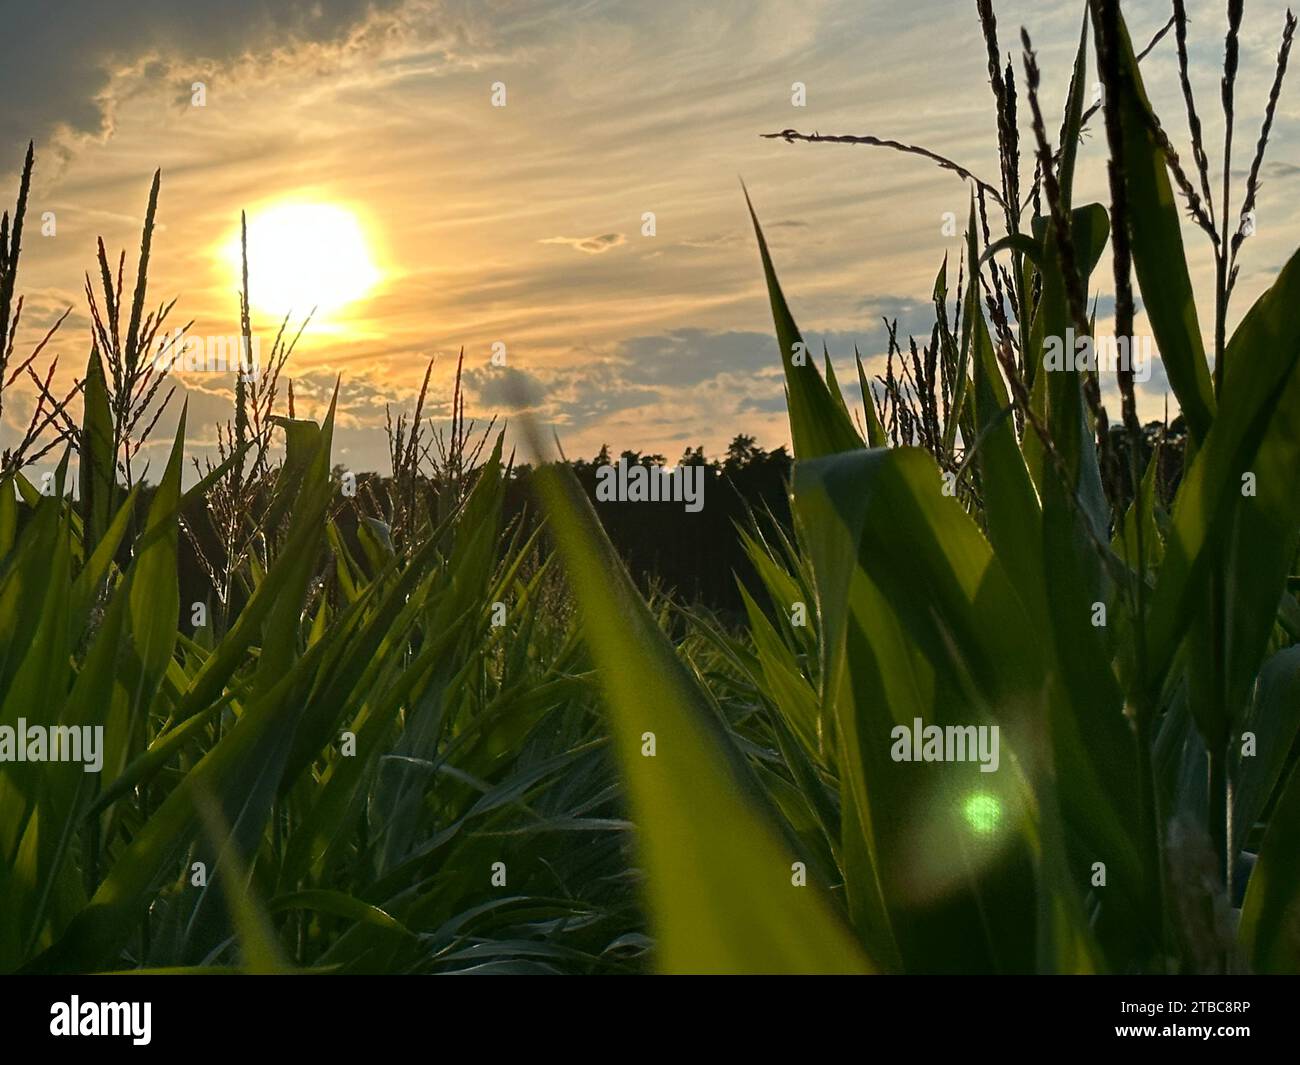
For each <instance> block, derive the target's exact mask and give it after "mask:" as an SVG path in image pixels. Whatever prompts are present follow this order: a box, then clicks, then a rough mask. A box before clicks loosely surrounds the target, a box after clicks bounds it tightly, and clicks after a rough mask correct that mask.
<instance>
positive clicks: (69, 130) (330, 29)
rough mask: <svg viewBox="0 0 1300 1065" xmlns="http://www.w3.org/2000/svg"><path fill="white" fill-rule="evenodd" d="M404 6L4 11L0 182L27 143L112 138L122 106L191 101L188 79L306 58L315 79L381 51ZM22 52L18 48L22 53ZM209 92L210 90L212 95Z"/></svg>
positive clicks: (323, 3) (161, 2) (350, 3)
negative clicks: (145, 95) (339, 58)
mask: <svg viewBox="0 0 1300 1065" xmlns="http://www.w3.org/2000/svg"><path fill="white" fill-rule="evenodd" d="M409 6H410V4H409V0H281V2H279V3H276V4H267V3H265V2H264V0H223V2H222V3H220V4H177V3H174V2H172V0H132V2H131V3H128V4H122V3H116V4H109V3H104V2H103V0H62V2H61V3H60V4H59V5H58V11H57V14H56V13H55V12H54V11H52V10H51V9H50V6H48V5H44V4H17V5H12V4H11V5H7V8H8V9H7V10H6V13H5V19H6V25H5V37H6V39H7V40H8V41H9V42H12V45H13V46H12V47H9V48H6V49H5V53H6V54H5V56H4V62H3V63H0V98H3V99H5V100H10V101H14V100H21V101H22V106H21V107H6V108H4V109H3V110H2V111H0V153H3V154H0V172H4V171H7V170H11V169H14V168H16V167H17V166H18V164H19V162H20V159H21V150H22V148H23V147H24V146H25V145H26V143H27V141H28V140H29V139H35V140H37V141H38V142H43V141H45V140H46V139H47V138H50V137H52V136H53V137H54V139H55V140H57V141H60V142H61V144H62V147H63V149H64V151H65V152H66V151H67V149H68V146H69V143H75V142H76V141H77V140H79V139H84V138H88V137H89V138H95V139H99V140H104V139H106V138H107V137H109V136H110V135H111V134H112V132H113V130H114V125H115V116H116V112H117V109H118V106H119V104H121V103H122V102H124V101H125V100H127V99H129V98H130V97H132V96H135V95H138V94H140V93H142V92H145V91H149V90H150V89H152V88H156V87H158V86H162V87H164V88H165V89H166V90H167V92H166V95H167V97H168V98H169V99H172V100H176V99H179V98H182V97H183V99H184V100H185V101H186V102H188V101H189V95H190V84H191V82H192V80H203V79H205V78H209V77H213V76H214V75H215V76H219V75H218V74H217V72H219V71H223V70H231V71H232V76H233V71H234V70H235V69H236V68H237V69H238V76H239V77H245V76H249V75H252V74H254V73H255V72H258V71H261V70H263V69H264V68H265V66H266V63H267V60H268V59H269V60H274V61H276V62H294V61H296V60H297V59H300V58H301V57H302V56H303V55H304V53H309V54H310V66H311V68H312V69H313V70H315V71H317V72H319V71H321V70H323V69H325V68H326V67H327V66H328V63H327V62H326V60H327V59H328V58H329V54H328V53H330V52H331V51H332V52H333V53H335V54H336V55H337V54H341V53H342V52H343V51H345V50H348V49H353V50H357V49H364V48H368V47H372V46H376V45H378V44H380V43H381V42H382V40H383V38H384V37H385V36H387V35H388V34H389V33H390V32H391V29H392V27H393V25H394V23H395V21H396V20H397V19H398V17H399V15H401V14H402V13H403V9H405V8H407V7H409ZM19 42H21V45H20V44H19ZM209 88H211V86H209Z"/></svg>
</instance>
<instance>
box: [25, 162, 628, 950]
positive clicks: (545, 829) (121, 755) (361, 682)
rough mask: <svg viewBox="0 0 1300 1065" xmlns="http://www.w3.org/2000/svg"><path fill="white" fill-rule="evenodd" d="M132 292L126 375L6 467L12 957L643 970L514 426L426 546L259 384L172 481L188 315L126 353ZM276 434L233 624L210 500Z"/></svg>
mask: <svg viewBox="0 0 1300 1065" xmlns="http://www.w3.org/2000/svg"><path fill="white" fill-rule="evenodd" d="M29 171H30V166H29ZM26 180H27V178H26V176H25V177H24V189H25V188H26ZM157 191H158V181H157V178H155V183H154V191H153V193H152V194H151V197H150V206H149V211H148V216H147V222H146V229H145V234H146V236H145V242H144V244H145V251H144V252H143V253H142V256H141V262H140V274H139V279H138V281H137V288H136V292H137V299H136V301H135V303H134V304H133V307H135V308H137V309H138V308H139V307H141V306H142V305H143V293H144V291H145V284H146V280H145V275H146V271H147V249H148V244H149V233H150V230H151V228H152V221H153V218H154V212H155V210H156V207H157ZM20 203H21V200H20ZM18 217H19V218H21V209H20V211H19V215H18ZM17 233H18V227H17V226H15V230H14V236H13V237H12V238H10V237H8V236H6V241H5V244H6V249H7V254H6V258H5V267H6V273H5V275H4V277H5V286H4V287H5V290H6V292H7V291H10V289H11V282H12V276H11V272H9V271H10V267H11V266H12V265H13V264H14V263H15V262H16V257H17V249H18V236H17ZM6 234H8V229H7V227H6ZM101 248H102V246H101ZM105 262H106V259H105V257H104V256H103V254H102V251H101V255H100V264H101V266H103V265H104V264H105ZM119 277H120V271H119ZM120 292H121V283H120V281H119V282H116V283H113V282H110V281H108V280H107V275H106V279H105V293H106V296H107V298H108V304H107V308H106V316H105V321H104V322H103V323H102V328H101V323H100V322H99V321H96V324H95V326H94V328H95V334H96V337H97V347H98V348H99V349H100V351H103V352H104V354H105V357H106V358H107V360H108V362H109V365H110V367H111V368H112V372H111V374H110V375H104V374H103V373H102V367H101V372H100V375H99V376H98V377H96V376H95V367H96V366H97V365H100V363H99V358H98V355H92V360H91V371H90V373H89V374H88V375H87V381H88V386H87V388H86V398H85V403H84V413H83V416H82V421H81V423H80V425H78V426H75V429H76V432H75V433H73V432H69V433H68V434H67V436H68V443H69V446H68V447H67V448H65V450H64V451H63V453H62V456H61V458H60V459H59V461H58V464H57V467H56V468H55V469H53V470H52V471H48V472H49V473H50V476H49V478H43V481H45V480H48V483H49V485H50V488H49V490H48V491H42V490H41V489H40V488H38V487H37V486H36V485H35V484H33V483H32V481H31V480H29V478H28V476H27V474H26V473H25V472H24V468H25V469H27V471H28V472H30V470H31V467H30V464H24V463H22V462H21V461H20V459H21V457H22V456H21V455H14V456H11V459H10V461H9V463H7V464H6V466H5V468H4V471H3V476H0V743H5V744H8V748H7V749H6V751H5V757H4V758H3V759H0V897H3V898H4V899H5V904H6V918H5V920H4V921H3V922H0V971H5V972H11V971H23V972H31V973H54V972H100V971H120V970H155V971H166V972H188V971H214V970H223V969H224V970H236V969H237V970H241V971H284V970H291V969H311V970H314V971H321V972H339V971H346V972H462V971H477V972H484V971H488V972H490V971H510V972H554V971H576V972H618V971H626V970H634V969H637V968H639V967H640V964H641V962H640V961H639V959H640V958H641V957H642V956H643V955H644V953H645V950H646V945H647V944H646V940H645V936H644V934H643V931H642V922H641V919H640V916H639V912H638V910H637V908H636V906H635V902H634V897H633V895H632V891H631V884H632V877H631V875H630V874H629V872H628V865H629V855H628V846H627V830H628V823H627V821H626V819H625V818H624V816H623V813H622V806H621V802H620V798H619V791H618V788H617V786H616V779H615V776H614V768H613V765H612V763H611V760H610V758H609V755H608V751H607V741H606V738H605V734H604V730H603V726H602V724H601V721H600V717H599V715H598V713H597V708H596V701H595V691H594V686H593V682H592V678H591V671H590V667H589V665H588V660H587V656H586V652H585V651H584V650H583V648H582V646H581V644H580V642H579V640H578V636H577V632H576V629H575V628H574V627H573V626H572V625H570V624H568V623H567V621H565V620H564V618H563V617H560V615H561V614H562V611H559V610H556V608H555V603H556V599H557V596H560V595H561V593H560V592H557V587H556V580H555V575H554V567H553V566H551V565H550V564H549V563H548V561H547V558H546V555H545V553H544V552H543V551H542V550H541V548H540V546H539V532H538V531H537V530H536V529H533V530H532V531H529V530H528V529H526V528H524V527H522V526H520V525H519V524H518V523H504V522H503V519H502V499H503V494H504V488H505V481H506V476H507V468H506V463H505V462H504V461H503V459H502V454H501V446H502V444H501V437H500V434H497V435H496V437H495V439H494V441H493V444H494V446H493V447H491V448H489V449H488V451H487V452H486V453H485V454H483V456H482V457H481V459H478V460H474V459H473V452H471V453H469V455H467V456H466V458H467V461H465V462H463V463H461V464H460V465H459V466H458V481H457V486H456V487H457V494H456V496H455V498H454V499H453V500H451V501H448V502H447V503H446V505H445V506H443V507H442V508H441V513H440V512H439V508H437V507H435V508H433V509H432V510H429V511H424V512H422V515H421V517H420V521H421V522H422V524H421V525H416V524H415V523H414V518H412V522H411V524H410V525H409V527H408V531H409V539H407V540H405V541H404V542H402V543H399V544H397V545H395V544H394V542H393V538H392V536H391V535H390V531H389V527H388V525H387V523H386V522H385V521H383V520H382V517H381V516H380V515H377V514H373V513H364V512H362V513H360V514H359V515H358V518H359V520H358V522H357V528H358V530H359V531H358V533H357V535H356V536H354V537H349V536H347V535H345V533H344V532H343V529H342V520H341V519H342V517H343V512H344V510H345V509H346V508H348V507H358V506H360V502H359V500H357V499H356V498H355V497H351V498H349V497H348V496H347V493H346V492H344V491H343V490H342V488H343V486H342V485H341V484H340V482H339V481H338V479H337V478H336V477H335V476H334V474H333V472H332V467H331V462H330V450H331V438H332V434H333V425H334V404H333V402H331V405H330V408H329V410H328V412H327V413H326V415H325V417H324V418H323V420H322V421H320V422H316V421H311V420H308V419H301V418H288V419H280V420H279V421H272V420H271V415H270V403H271V402H272V400H271V399H268V398H267V397H266V396H262V395H261V394H260V393H258V394H256V395H248V394H245V396H244V397H243V401H244V402H245V403H246V404H248V407H247V408H245V414H244V415H243V416H242V417H241V415H240V412H239V410H237V411H236V419H237V421H238V422H239V423H240V424H242V426H243V429H242V432H241V433H240V434H238V435H236V436H235V437H234V438H233V439H232V441H231V446H230V447H228V448H227V449H226V452H225V454H224V458H223V459H222V461H220V462H219V463H218V464H217V465H215V466H208V467H206V468H205V469H203V470H200V471H199V472H200V473H201V474H202V476H201V477H200V478H199V479H198V481H197V483H196V484H194V485H193V486H192V487H190V488H188V489H187V490H186V489H183V486H182V469H183V466H184V462H185V441H186V421H187V414H186V412H185V411H184V410H182V411H181V413H180V423H179V428H178V430H177V433H176V437H175V441H174V443H173V445H172V447H171V450H170V455H169V457H168V459H167V462H166V466H165V468H164V469H163V471H162V472H161V476H160V477H159V479H158V481H157V483H156V484H155V485H153V486H150V487H149V489H148V490H147V491H146V489H145V486H143V485H142V483H141V482H140V480H139V479H138V478H137V479H135V480H132V479H131V465H130V458H131V457H132V456H134V454H135V450H136V447H135V445H136V442H137V441H138V440H139V439H140V438H141V437H140V434H138V433H136V432H135V431H134V430H133V428H132V427H133V426H134V425H135V424H136V420H135V418H134V414H135V413H136V411H137V406H136V405H135V404H136V403H137V400H140V399H141V398H142V397H143V396H144V395H145V394H147V393H149V392H150V389H151V388H152V387H153V386H152V385H151V384H150V383H149V381H148V380H147V379H146V378H145V377H144V376H143V375H144V374H145V373H146V372H147V371H146V369H145V362H144V360H143V358H141V357H140V353H141V352H142V351H145V350H147V348H148V343H147V338H148V337H149V335H150V333H151V332H152V331H153V330H154V329H156V328H160V322H161V319H162V315H161V314H158V315H155V316H147V317H142V323H141V324H140V325H139V328H138V331H137V327H136V325H135V318H136V316H137V315H136V311H135V310H133V311H132V312H131V323H132V324H131V326H130V328H129V332H128V335H129V336H133V337H136V338H137V339H136V340H134V341H129V342H128V341H123V343H122V345H121V346H120V348H119V346H118V344H117V336H118V332H117V321H118V314H117V311H118V308H119V305H120V300H119V296H120ZM243 306H244V318H245V323H244V324H245V334H246V335H247V332H248V329H249V323H248V321H247V317H248V312H247V306H248V303H247V295H246V293H245V298H244V304H243ZM140 338H145V339H143V340H142V339H140ZM132 353H135V354H132ZM106 376H108V377H111V382H110V383H108V384H106V381H105V378H106ZM114 397H117V399H116V401H115V399H114ZM248 409H252V410H254V411H256V412H258V413H257V414H256V416H255V417H250V416H249V415H248V414H247V410H248ZM46 413H47V415H48V413H49V408H48V407H47V408H46ZM277 417H278V416H277ZM273 425H274V426H278V427H279V428H281V429H283V430H284V433H285V445H286V450H285V455H284V460H283V462H282V463H280V464H279V465H278V466H274V467H273V466H271V465H270V463H269V461H268V460H267V458H266V455H267V447H266V445H265V442H263V441H262V434H263V433H266V434H269V433H270V431H271V427H272V426H273ZM240 436H242V440H240ZM74 448H75V450H76V452H77V459H78V461H79V464H80V468H81V471H82V477H81V488H82V492H81V493H80V497H79V498H75V499H74V498H73V496H74V493H73V491H72V477H71V474H70V465H71V459H72V456H73V453H74ZM250 449H252V451H253V454H254V459H255V461H254V463H253V467H254V469H253V471H252V472H251V473H250V474H248V476H256V477H258V478H261V479H262V480H261V481H259V484H264V486H265V493H266V505H265V507H262V506H261V505H260V504H259V505H258V506H256V507H250V508H247V509H245V510H243V511H241V512H240V513H238V515H237V517H238V519H239V521H238V528H237V530H236V531H237V532H239V533H240V535H241V536H248V537H250V538H252V537H260V538H261V542H262V544H263V548H262V549H259V550H257V551H243V552H238V551H236V552H232V553H231V554H230V555H229V556H226V557H225V559H223V564H224V565H226V566H227V573H226V575H228V576H230V578H231V580H232V583H234V584H236V585H238V586H239V587H240V588H242V589H243V590H244V592H245V593H246V594H243V595H241V596H238V597H230V598H229V599H228V600H225V601H224V605H225V606H226V607H227V608H228V612H227V613H226V614H225V615H224V616H223V617H222V618H221V624H220V625H218V624H217V620H218V619H217V618H216V617H214V616H212V615H211V614H209V612H208V606H209V605H210V600H205V601H201V602H195V603H189V602H183V601H182V598H181V588H180V581H179V565H180V557H181V551H182V549H183V545H184V543H185V541H184V539H183V538H182V536H181V518H182V515H183V514H193V513H196V512H201V511H202V509H203V507H204V505H205V500H208V499H209V498H210V496H211V494H212V493H213V492H214V490H215V489H217V488H218V487H220V486H222V485H226V486H229V485H230V483H231V482H230V477H231V476H232V471H233V475H234V476H236V477H239V476H243V474H241V472H240V471H241V469H242V467H241V466H240V462H241V461H242V459H243V458H244V457H245V455H246V454H247V453H248V452H249V451H250ZM32 457H33V456H32V455H30V454H28V455H27V458H28V459H30V458H32ZM260 467H264V468H260ZM124 482H126V483H124ZM245 484H246V482H241V484H240V485H237V486H235V488H231V489H230V492H231V493H236V492H238V493H243V496H240V497H239V498H244V497H245V496H247V495H248V493H246V492H244V487H245ZM101 485H102V488H101ZM87 489H89V490H87ZM259 491H261V489H260V488H259ZM254 494H256V493H254ZM232 499H235V501H236V502H238V499H236V496H235V495H234V494H228V495H227V496H226V497H225V502H224V503H223V504H222V507H224V509H219V510H218V511H217V517H218V518H221V517H223V516H229V515H230V514H233V513H235V511H234V510H233V509H231V505H230V503H231V500H232ZM255 502H256V500H255ZM137 517H138V518H139V520H138V521H137ZM557 617H558V618H559V620H556V619H557ZM56 743H57V744H58V746H59V748H60V751H61V752H62V755H65V756H66V755H71V757H55V756H54V750H53V747H52V745H53V744H56ZM18 745H21V747H22V750H23V754H22V755H18V754H17V752H16V748H17V746H18ZM38 745H39V746H38ZM27 754H30V755H32V756H31V757H25V755H27ZM47 756H48V757H47ZM92 770H93V771H92Z"/></svg>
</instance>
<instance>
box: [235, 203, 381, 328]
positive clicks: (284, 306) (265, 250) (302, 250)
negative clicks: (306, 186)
mask: <svg viewBox="0 0 1300 1065" xmlns="http://www.w3.org/2000/svg"><path fill="white" fill-rule="evenodd" d="M221 256H222V258H223V260H224V261H225V262H226V263H227V264H228V265H229V266H230V267H231V268H232V269H233V271H234V276H235V278H236V284H237V285H239V284H241V283H242V282H241V281H240V280H239V278H240V273H241V266H240V246H239V230H238V229H236V230H235V231H234V233H233V234H232V235H231V237H230V238H229V239H227V241H226V242H225V243H224V244H223V245H222V248H221ZM381 277H382V274H381V273H380V270H379V268H378V267H377V266H376V265H375V262H374V259H373V257H372V255H371V252H370V246H369V242H368V241H367V240H366V233H365V230H364V228H363V227H362V225H361V222H360V220H359V219H358V218H357V216H356V215H355V214H353V213H352V212H351V211H350V210H348V209H347V208H346V207H343V206H340V205H339V204H333V203H278V204H273V205H271V206H268V207H265V208H263V209H261V210H259V211H256V212H254V213H252V214H250V215H249V216H248V288H249V295H250V299H251V302H252V305H253V307H254V308H255V309H257V310H260V311H263V312H265V313H267V314H271V315H274V316H276V317H283V316H284V315H286V314H289V313H292V314H293V315H294V317H295V318H297V317H300V316H304V315H306V314H307V313H309V312H310V311H311V310H312V308H313V307H314V308H316V310H317V315H318V316H328V315H329V314H330V313H331V312H334V311H338V310H339V309H340V308H342V307H344V306H346V305H347V304H349V303H353V302H355V301H356V300H358V299H360V298H361V297H363V296H365V295H366V294H367V293H368V292H369V291H370V290H371V289H372V288H374V286H375V285H376V284H377V283H378V281H379V280H380V278H381Z"/></svg>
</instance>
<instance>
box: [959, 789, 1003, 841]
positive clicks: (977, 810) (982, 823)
mask: <svg viewBox="0 0 1300 1065" xmlns="http://www.w3.org/2000/svg"><path fill="white" fill-rule="evenodd" d="M962 815H963V816H964V817H965V818H966V823H967V824H968V825H970V827H971V828H972V829H973V830H974V831H975V833H976V834H977V835H980V836H988V835H992V834H993V833H994V832H996V831H997V828H998V824H999V823H1000V822H1001V820H1002V804H1001V803H1000V802H998V800H997V799H995V798H994V797H993V796H992V795H985V794H983V793H981V792H976V793H975V794H974V795H970V796H968V797H967V799H966V801H965V803H963V804H962Z"/></svg>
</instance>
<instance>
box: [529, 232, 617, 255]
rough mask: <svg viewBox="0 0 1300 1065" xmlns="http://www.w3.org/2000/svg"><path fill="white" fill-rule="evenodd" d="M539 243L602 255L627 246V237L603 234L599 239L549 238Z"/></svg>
mask: <svg viewBox="0 0 1300 1065" xmlns="http://www.w3.org/2000/svg"><path fill="white" fill-rule="evenodd" d="M537 243H538V244H567V245H568V246H569V247H571V248H575V249H576V250H578V251H581V252H586V253H587V254H588V255H600V254H601V253H602V252H607V251H609V249H610V248H617V247H618V246H619V245H620V244H626V243H627V237H626V236H624V235H623V234H622V233H602V234H600V236H598V237H547V238H546V239H545V240H539V241H538V242H537Z"/></svg>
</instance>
